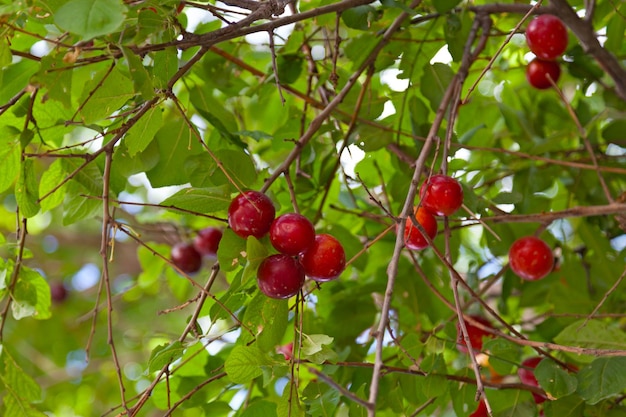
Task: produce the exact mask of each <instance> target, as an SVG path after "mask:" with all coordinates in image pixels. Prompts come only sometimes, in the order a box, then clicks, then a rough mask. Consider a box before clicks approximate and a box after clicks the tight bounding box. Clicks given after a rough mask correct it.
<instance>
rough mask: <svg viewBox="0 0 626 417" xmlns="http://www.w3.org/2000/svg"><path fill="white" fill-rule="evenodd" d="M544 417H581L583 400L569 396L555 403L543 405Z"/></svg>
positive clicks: (583, 405)
mask: <svg viewBox="0 0 626 417" xmlns="http://www.w3.org/2000/svg"><path fill="white" fill-rule="evenodd" d="M543 409H544V411H545V413H546V417H563V416H567V417H583V415H584V410H585V400H583V399H582V398H580V397H579V396H578V395H569V396H567V397H563V398H561V399H558V400H555V401H546V402H544V403H543Z"/></svg>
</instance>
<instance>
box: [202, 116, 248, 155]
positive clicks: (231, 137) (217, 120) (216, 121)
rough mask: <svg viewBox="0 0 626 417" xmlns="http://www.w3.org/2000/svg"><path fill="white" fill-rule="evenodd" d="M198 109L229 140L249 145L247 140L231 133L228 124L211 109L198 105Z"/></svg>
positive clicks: (233, 142) (244, 146) (239, 144)
mask: <svg viewBox="0 0 626 417" xmlns="http://www.w3.org/2000/svg"><path fill="white" fill-rule="evenodd" d="M196 110H198V113H200V115H201V116H202V117H203V118H204V119H205V120H206V121H207V122H209V123H210V124H211V125H212V126H213V127H214V128H215V129H217V131H218V132H219V133H220V135H221V136H222V137H223V138H224V139H227V140H228V141H230V142H231V143H232V144H234V145H237V146H240V147H242V148H246V147H247V146H248V145H246V143H245V142H243V141H242V140H241V139H240V138H239V136H237V135H235V134H233V133H231V132H230V131H229V130H228V129H227V128H226V125H224V123H222V120H221V119H220V118H219V117H218V116H216V115H215V114H214V113H212V112H211V111H209V110H207V109H206V108H204V107H199V106H196Z"/></svg>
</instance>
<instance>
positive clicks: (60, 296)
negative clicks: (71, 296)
mask: <svg viewBox="0 0 626 417" xmlns="http://www.w3.org/2000/svg"><path fill="white" fill-rule="evenodd" d="M50 298H51V299H52V301H53V302H55V303H62V302H63V301H65V299H66V298H67V288H65V285H63V283H62V282H58V281H57V282H51V283H50Z"/></svg>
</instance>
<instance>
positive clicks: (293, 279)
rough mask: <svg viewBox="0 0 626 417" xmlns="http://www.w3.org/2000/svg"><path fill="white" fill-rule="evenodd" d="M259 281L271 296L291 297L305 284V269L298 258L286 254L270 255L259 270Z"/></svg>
mask: <svg viewBox="0 0 626 417" xmlns="http://www.w3.org/2000/svg"><path fill="white" fill-rule="evenodd" d="M257 283H258V285H259V289H260V290H261V292H263V294H265V295H267V296H268V297H271V298H277V299H283V298H290V297H293V296H294V295H296V294H298V292H299V291H300V289H301V288H302V286H303V285H304V269H303V268H302V266H301V265H300V263H299V262H298V260H297V259H295V258H293V257H291V256H289V255H284V254H276V255H270V256H268V257H267V258H265V259H264V260H263V261H262V262H261V264H260V265H259V269H258V270H257Z"/></svg>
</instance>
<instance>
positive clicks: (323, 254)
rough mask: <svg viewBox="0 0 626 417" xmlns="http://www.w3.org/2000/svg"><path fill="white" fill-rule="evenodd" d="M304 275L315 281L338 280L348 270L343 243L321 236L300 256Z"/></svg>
mask: <svg viewBox="0 0 626 417" xmlns="http://www.w3.org/2000/svg"><path fill="white" fill-rule="evenodd" d="M300 263H301V264H302V267H303V268H304V273H305V274H306V275H307V276H308V277H309V278H311V279H312V280H314V281H319V282H324V281H331V280H333V279H336V278H338V277H339V275H341V273H342V272H343V270H344V269H345V268H346V253H345V251H344V249H343V246H341V243H340V242H339V241H338V240H337V239H335V238H334V237H333V236H331V235H327V234H319V235H316V236H315V240H314V241H313V243H312V244H311V245H310V246H309V247H308V248H307V249H306V250H305V251H304V252H302V253H301V254H300Z"/></svg>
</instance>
